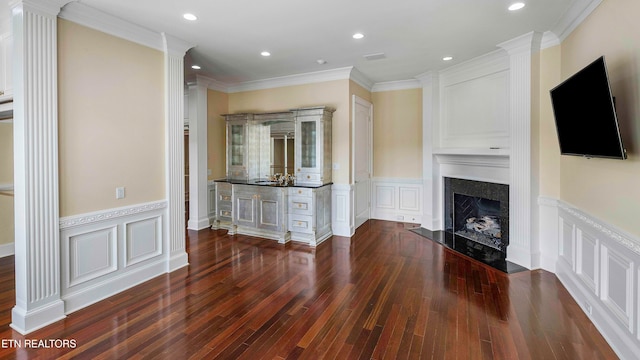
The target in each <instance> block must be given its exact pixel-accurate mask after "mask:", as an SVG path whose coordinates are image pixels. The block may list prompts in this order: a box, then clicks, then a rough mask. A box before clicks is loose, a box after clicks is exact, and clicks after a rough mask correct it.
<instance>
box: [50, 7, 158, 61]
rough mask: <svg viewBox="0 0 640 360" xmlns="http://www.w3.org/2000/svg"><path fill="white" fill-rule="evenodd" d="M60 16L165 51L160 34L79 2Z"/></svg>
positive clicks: (66, 8) (64, 10)
mask: <svg viewBox="0 0 640 360" xmlns="http://www.w3.org/2000/svg"><path fill="white" fill-rule="evenodd" d="M58 16H59V17H60V18H62V19H65V20H69V21H72V22H75V23H78V24H80V25H83V26H86V27H89V28H92V29H95V30H98V31H101V32H103V33H106V34H110V35H113V36H116V37H119V38H122V39H125V40H129V41H132V42H135V43H138V44H140V45H144V46H147V47H150V48H152V49H156V50H160V51H163V50H164V47H163V43H162V36H161V34H160V33H158V32H155V31H152V30H149V29H147V28H144V27H142V26H139V25H137V24H133V23H130V22H128V21H126V20H123V19H121V18H118V17H115V16H113V15H110V14H107V13H105V12H102V11H100V10H98V9H95V8H92V7H91V6H88V5H85V4H83V3H80V2H77V1H74V2H71V3H69V4H67V5H66V6H65V7H64V8H63V9H62V11H61V12H60V14H59V15H58Z"/></svg>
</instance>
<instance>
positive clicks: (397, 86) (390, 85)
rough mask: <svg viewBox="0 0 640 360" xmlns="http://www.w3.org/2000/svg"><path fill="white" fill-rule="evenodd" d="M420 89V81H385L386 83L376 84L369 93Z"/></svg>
mask: <svg viewBox="0 0 640 360" xmlns="http://www.w3.org/2000/svg"><path fill="white" fill-rule="evenodd" d="M421 88H422V84H421V83H420V80H417V79H409V80H399V81H387V82H381V83H376V84H374V85H373V87H372V88H371V92H381V91H396V90H410V89H421Z"/></svg>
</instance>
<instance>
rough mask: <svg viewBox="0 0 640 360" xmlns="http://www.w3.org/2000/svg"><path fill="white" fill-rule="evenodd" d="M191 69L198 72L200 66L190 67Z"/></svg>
mask: <svg viewBox="0 0 640 360" xmlns="http://www.w3.org/2000/svg"><path fill="white" fill-rule="evenodd" d="M191 68H192V69H193V70H200V66H198V65H191Z"/></svg>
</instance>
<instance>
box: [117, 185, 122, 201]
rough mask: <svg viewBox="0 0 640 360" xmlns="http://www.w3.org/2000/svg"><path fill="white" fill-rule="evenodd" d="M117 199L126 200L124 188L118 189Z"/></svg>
mask: <svg viewBox="0 0 640 360" xmlns="http://www.w3.org/2000/svg"><path fill="white" fill-rule="evenodd" d="M116 199H124V187H117V188H116Z"/></svg>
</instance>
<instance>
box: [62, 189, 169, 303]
mask: <svg viewBox="0 0 640 360" xmlns="http://www.w3.org/2000/svg"><path fill="white" fill-rule="evenodd" d="M166 212H167V202H166V201H157V202H151V203H144V204H138V205H133V206H127V207H122V208H116V209H108V210H104V211H97V212H92V213H87V214H81V215H76V216H69V217H65V218H61V219H60V242H61V243H60V248H61V251H60V253H61V266H60V272H61V274H60V275H61V281H60V283H61V287H62V289H61V298H62V300H63V301H64V303H65V313H67V314H68V313H70V312H73V311H76V310H78V309H81V308H83V307H85V306H88V305H90V304H93V303H95V302H97V301H100V300H102V299H104V298H106V297H109V296H112V295H115V294H117V293H119V292H121V291H123V290H126V289H128V288H130V287H132V286H135V285H137V284H139V283H141V282H144V281H146V280H149V279H151V278H153V277H156V276H158V275H160V274H163V273H165V272H166V269H167V263H168V262H169V256H168V250H167V249H166V248H165V247H164V245H163V244H165V242H164V239H165V237H166V233H165V230H164V226H163V223H164V221H165V219H166V217H167V214H166Z"/></svg>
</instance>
